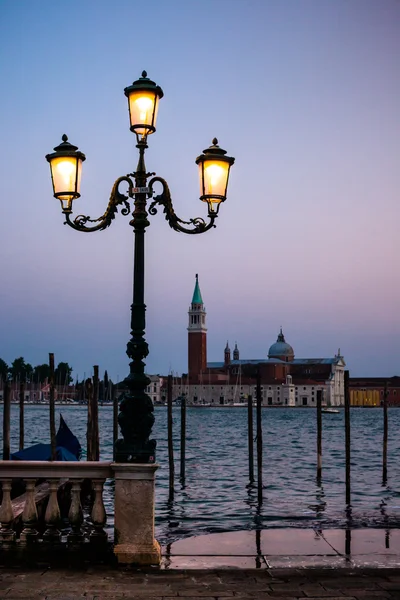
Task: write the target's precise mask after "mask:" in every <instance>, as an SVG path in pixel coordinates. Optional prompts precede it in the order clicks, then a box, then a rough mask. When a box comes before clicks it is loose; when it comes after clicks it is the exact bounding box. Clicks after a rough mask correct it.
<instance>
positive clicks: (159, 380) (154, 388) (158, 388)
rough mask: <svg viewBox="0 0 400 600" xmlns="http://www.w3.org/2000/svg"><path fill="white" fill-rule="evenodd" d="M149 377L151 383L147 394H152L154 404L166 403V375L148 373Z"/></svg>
mask: <svg viewBox="0 0 400 600" xmlns="http://www.w3.org/2000/svg"><path fill="white" fill-rule="evenodd" d="M147 377H148V378H149V379H150V383H149V385H148V386H147V388H146V394H148V395H149V396H150V398H151V399H152V401H153V404H164V403H165V402H166V388H165V386H166V383H165V382H166V377H163V376H161V375H147ZM164 388H165V389H164Z"/></svg>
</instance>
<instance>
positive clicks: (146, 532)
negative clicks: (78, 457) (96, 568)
mask: <svg viewBox="0 0 400 600" xmlns="http://www.w3.org/2000/svg"><path fill="white" fill-rule="evenodd" d="M156 469H157V465H154V464H153V465H148V464H117V463H110V462H94V461H93V462H92V461H90V462H89V461H86V462H84V461H82V462H64V461H54V462H41V461H40V462H39V461H0V482H1V484H2V491H3V498H2V503H1V506H0V524H1V527H0V548H1V551H2V552H3V553H4V552H7V551H8V552H13V551H14V553H15V551H17V554H18V553H19V554H21V553H23V552H24V551H26V552H28V551H29V553H30V554H31V555H32V552H33V553H38V552H39V553H43V552H45V551H46V552H47V555H49V552H50V553H51V552H53V553H54V552H55V553H59V555H62V553H63V552H65V551H72V552H75V551H77V552H78V555H79V552H80V551H83V550H84V549H85V548H86V549H87V548H88V547H89V548H93V549H95V550H96V552H97V553H99V551H100V550H101V549H104V551H105V552H106V551H107V549H108V551H110V543H111V542H112V541H113V540H109V539H108V536H107V533H106V531H105V527H106V511H105V507H104V501H103V486H104V482H105V480H106V479H108V478H114V479H115V504H114V506H115V508H114V519H115V545H114V546H113V550H114V553H115V555H116V557H117V560H118V562H120V563H124V564H127V563H129V564H139V565H150V564H152V565H154V564H159V562H160V548H159V545H158V543H157V541H156V540H155V539H154V479H155V471H156ZM21 480H23V481H24V482H25V494H24V496H22V497H21V498H22V500H21V498H19V499H18V502H17V504H18V506H19V511H21V510H22V515H20V517H21V519H20V520H21V521H22V525H21V527H20V528H19V531H18V530H17V529H18V528H16V526H15V525H16V514H15V513H16V508H15V507H16V501H13V500H12V498H11V490H12V484H13V481H21ZM88 480H90V481H91V489H92V494H91V496H92V504H91V506H90V515H88V516H89V519H86V520H85V519H84V514H83V510H82V504H81V492H82V484H83V482H84V481H88ZM38 481H46V482H47V483H46V485H47V487H46V485H45V490H44V489H43V484H41V486H40V492H39V491H38V488H37V487H36V484H37V482H38ZM66 484H67V486H68V490H69V494H68V498H69V509H68V510H67V512H66V514H62V511H61V507H60V502H59V493H58V492H59V489H60V486H62V487H64V488H65V486H66ZM39 495H40V496H41V498H42V499H43V497H44V496H47V498H48V500H47V506H46V509H45V512H44V519H43V521H44V522H40V519H39V518H38V511H37V497H38V496H39ZM61 525H62V527H61Z"/></svg>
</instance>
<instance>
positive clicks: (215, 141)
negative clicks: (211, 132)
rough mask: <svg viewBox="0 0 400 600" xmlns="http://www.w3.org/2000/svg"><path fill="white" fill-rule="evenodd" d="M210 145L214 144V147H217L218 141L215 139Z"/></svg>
mask: <svg viewBox="0 0 400 600" xmlns="http://www.w3.org/2000/svg"><path fill="white" fill-rule="evenodd" d="M212 143H213V144H214V146H217V145H218V140H217V138H213V141H212Z"/></svg>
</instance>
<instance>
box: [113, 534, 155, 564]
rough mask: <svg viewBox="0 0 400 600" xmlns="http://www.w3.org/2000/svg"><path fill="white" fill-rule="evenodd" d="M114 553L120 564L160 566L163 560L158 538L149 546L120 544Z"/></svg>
mask: <svg viewBox="0 0 400 600" xmlns="http://www.w3.org/2000/svg"><path fill="white" fill-rule="evenodd" d="M114 554H115V556H116V557H117V561H118V564H120V565H140V566H151V565H155V566H158V565H159V564H160V562H161V548H160V544H159V543H158V542H157V540H154V543H153V545H152V546H149V547H145V546H140V547H137V546H136V545H134V544H118V545H117V546H115V547H114Z"/></svg>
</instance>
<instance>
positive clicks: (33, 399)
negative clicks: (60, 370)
mask: <svg viewBox="0 0 400 600" xmlns="http://www.w3.org/2000/svg"><path fill="white" fill-rule="evenodd" d="M9 385H10V399H11V402H19V395H20V386H21V384H20V383H18V382H15V381H10V382H9ZM75 395H76V390H75V386H74V385H55V386H54V399H55V400H56V401H58V402H60V401H64V400H74V399H75ZM49 399H50V384H49V383H33V382H27V383H25V385H24V401H25V402H28V403H33V404H35V403H40V402H48V401H49ZM3 400H4V383H3V382H2V381H1V382H0V402H3Z"/></svg>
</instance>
